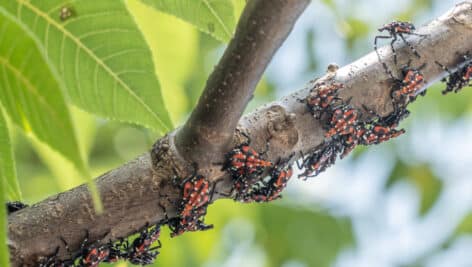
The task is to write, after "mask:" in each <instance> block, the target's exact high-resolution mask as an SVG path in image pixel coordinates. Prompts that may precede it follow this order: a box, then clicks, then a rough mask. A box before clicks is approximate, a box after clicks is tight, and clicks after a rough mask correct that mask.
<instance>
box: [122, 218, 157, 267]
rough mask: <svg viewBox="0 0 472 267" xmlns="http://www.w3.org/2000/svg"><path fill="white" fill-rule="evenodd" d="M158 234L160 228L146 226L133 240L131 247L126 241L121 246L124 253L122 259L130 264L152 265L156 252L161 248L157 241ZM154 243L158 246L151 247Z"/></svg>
mask: <svg viewBox="0 0 472 267" xmlns="http://www.w3.org/2000/svg"><path fill="white" fill-rule="evenodd" d="M160 233H161V228H160V226H159V225H156V226H155V227H153V228H149V227H147V226H146V227H145V229H144V230H143V231H141V233H140V234H139V236H138V237H137V238H136V239H134V240H133V243H132V244H131V245H130V244H129V242H128V241H125V242H124V243H123V244H122V245H123V246H124V249H125V251H126V252H125V253H124V255H123V258H125V259H127V260H129V261H130V262H131V263H132V264H140V265H147V264H152V263H153V262H154V261H155V259H156V256H157V255H158V254H159V251H157V250H158V249H160V248H161V242H160V241H159V237H160ZM155 242H157V243H158V245H157V246H155V247H151V246H152V245H153V244H154V243H155Z"/></svg>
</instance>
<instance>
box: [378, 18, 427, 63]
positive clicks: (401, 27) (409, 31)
mask: <svg viewBox="0 0 472 267" xmlns="http://www.w3.org/2000/svg"><path fill="white" fill-rule="evenodd" d="M378 30H379V32H384V31H386V32H387V33H388V35H386V36H383V35H377V36H375V39H374V49H375V52H376V53H377V56H378V57H379V59H380V55H379V52H378V49H377V40H378V39H392V41H391V42H390V47H391V48H392V53H393V61H394V63H395V64H397V53H396V51H395V48H394V47H393V44H394V43H395V42H396V41H397V38H398V36H400V38H401V39H402V40H403V42H405V43H406V44H407V45H408V47H409V48H410V49H411V51H413V53H414V54H415V55H416V56H417V57H418V58H419V57H420V54H419V53H418V51H416V49H415V48H414V47H413V46H412V45H411V44H410V43H409V42H407V41H406V39H405V37H404V36H403V35H404V34H406V35H418V36H424V35H422V34H417V33H414V30H416V29H415V26H414V25H413V24H411V23H409V22H402V21H393V22H390V23H388V24H385V25H383V26H382V27H380V28H379V29H378Z"/></svg>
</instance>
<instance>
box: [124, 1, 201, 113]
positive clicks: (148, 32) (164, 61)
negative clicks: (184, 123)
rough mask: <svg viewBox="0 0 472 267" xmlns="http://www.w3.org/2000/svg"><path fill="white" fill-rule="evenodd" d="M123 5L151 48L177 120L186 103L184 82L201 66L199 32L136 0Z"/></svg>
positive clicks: (171, 110) (164, 90) (168, 101)
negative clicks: (198, 62)
mask: <svg viewBox="0 0 472 267" xmlns="http://www.w3.org/2000/svg"><path fill="white" fill-rule="evenodd" d="M127 5H128V8H129V10H130V12H131V14H133V16H134V17H135V19H136V23H137V24H138V26H139V28H140V29H141V30H142V32H143V34H144V36H145V38H146V40H147V42H148V43H149V45H150V47H151V50H152V51H153V55H154V57H153V60H154V62H155V65H156V70H157V74H158V76H159V79H160V82H161V84H162V88H163V90H162V93H163V96H164V99H165V102H166V103H167V104H168V105H167V106H168V107H169V112H170V115H171V117H172V120H173V121H174V122H178V121H181V120H182V119H183V118H184V117H185V115H186V114H187V110H186V107H187V105H188V103H187V102H188V101H187V96H186V94H185V82H186V81H187V80H188V78H189V77H190V75H192V73H193V72H194V71H195V69H196V68H199V67H201V66H200V65H198V64H197V55H198V34H199V32H198V31H197V30H196V29H195V27H192V25H190V24H188V23H186V22H184V21H182V20H180V19H178V18H176V17H174V16H171V15H168V14H166V13H163V12H160V11H159V10H157V9H155V8H152V7H150V6H149V5H145V4H143V3H141V2H140V1H128V2H127ZM156 21H159V23H158V24H156V23H155V22H156Z"/></svg>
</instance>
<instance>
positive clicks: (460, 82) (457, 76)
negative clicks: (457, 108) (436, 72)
mask: <svg viewBox="0 0 472 267" xmlns="http://www.w3.org/2000/svg"><path fill="white" fill-rule="evenodd" d="M463 58H464V60H465V62H467V61H469V62H467V63H466V64H465V65H463V66H462V67H460V68H458V69H457V70H456V71H454V72H451V71H450V70H449V69H448V68H447V67H446V66H444V65H442V64H441V63H439V62H437V61H436V64H438V65H439V66H440V67H441V68H442V69H443V70H445V71H447V72H448V73H449V76H448V77H446V78H444V79H442V80H441V81H442V82H445V83H446V88H445V89H444V90H443V91H442V93H443V95H445V94H447V93H449V92H452V91H454V93H457V92H459V91H460V90H461V89H462V88H464V87H466V86H469V85H470V78H471V76H472V61H471V58H470V56H469V54H466V55H464V56H463Z"/></svg>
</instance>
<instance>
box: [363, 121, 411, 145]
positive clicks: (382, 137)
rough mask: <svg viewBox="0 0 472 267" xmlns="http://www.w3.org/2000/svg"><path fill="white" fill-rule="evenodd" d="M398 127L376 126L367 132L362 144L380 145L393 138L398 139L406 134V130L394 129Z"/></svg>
mask: <svg viewBox="0 0 472 267" xmlns="http://www.w3.org/2000/svg"><path fill="white" fill-rule="evenodd" d="M395 126H396V125H392V126H383V125H374V126H373V127H372V129H371V130H369V131H367V132H366V133H365V134H364V135H363V136H362V144H364V145H372V144H380V143H381V142H384V141H388V140H390V139H391V138H395V137H398V136H400V135H402V134H404V133H405V130H404V129H400V130H397V129H394V128H395Z"/></svg>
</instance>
